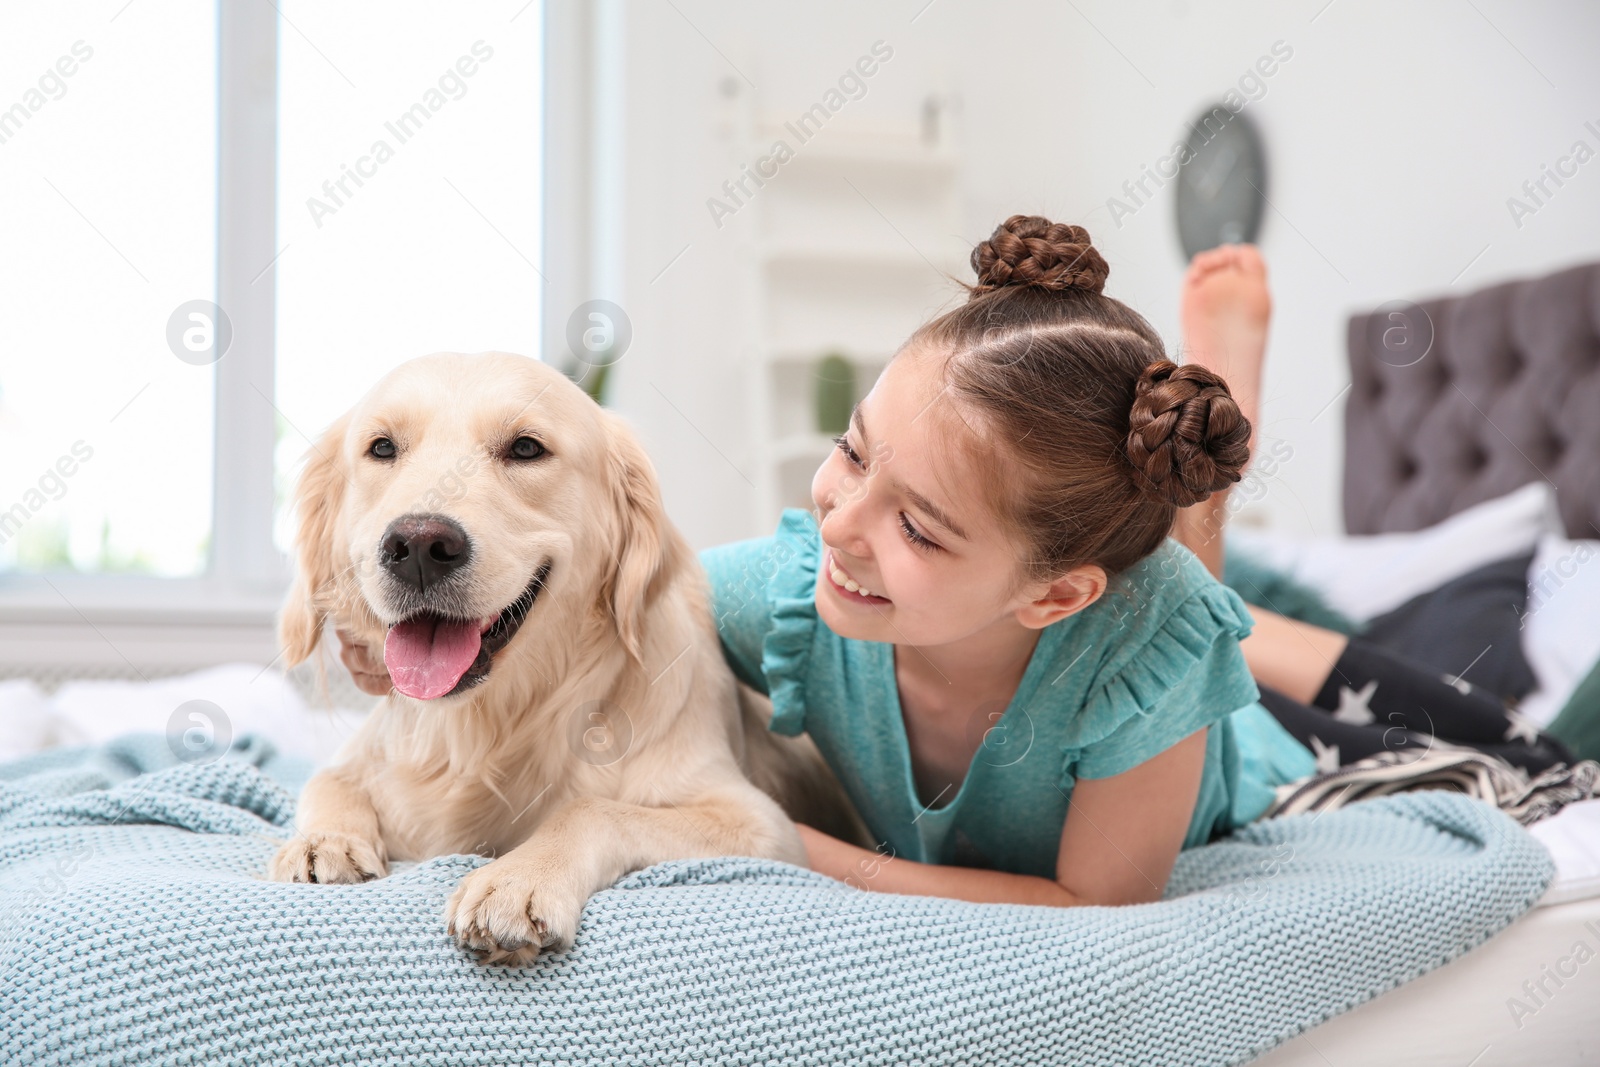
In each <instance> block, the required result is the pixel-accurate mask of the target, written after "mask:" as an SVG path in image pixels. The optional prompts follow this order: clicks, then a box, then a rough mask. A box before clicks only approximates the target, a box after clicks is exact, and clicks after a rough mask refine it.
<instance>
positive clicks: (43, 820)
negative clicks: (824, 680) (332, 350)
mask: <svg viewBox="0 0 1600 1067" xmlns="http://www.w3.org/2000/svg"><path fill="white" fill-rule="evenodd" d="M213 755H214V756H215V758H210V759H208V760H207V761H204V762H193V761H184V760H180V759H179V758H178V757H177V755H175V754H174V752H173V750H172V749H171V748H169V746H168V744H167V741H166V738H164V737H163V736H161V735H159V734H131V735H127V736H125V737H122V738H118V739H117V740H115V741H112V742H110V743H108V744H105V745H100V746H83V747H79V748H69V749H58V750H53V751H48V752H44V753H39V754H37V755H34V756H30V757H27V758H25V759H22V760H19V761H14V762H12V763H8V764H0V1064H7V1065H9V1064H30V1065H31V1064H41V1065H42V1064H63V1065H65V1064H71V1065H73V1067H89V1065H100V1064H104V1065H111V1064H197V1065H201V1064H203V1065H208V1067H209V1065H234V1064H238V1065H244V1064H261V1065H272V1067H282V1065H294V1064H335V1063H350V1064H441V1065H444V1064H448V1065H452V1067H461V1065H477V1064H530V1063H574V1062H577V1063H607V1064H630V1065H631V1064H640V1065H643V1064H680V1063H681V1064H807V1065H812V1064H816V1065H820V1064H836V1063H837V1064H852V1065H857V1064H950V1065H957V1064H959V1065H962V1067H969V1065H979V1064H1017V1065H1022V1064H1027V1065H1030V1067H1036V1065H1041V1064H1074V1065H1079V1067H1083V1065H1094V1064H1119V1065H1120V1064H1186V1065H1196V1064H1237V1063H1244V1062H1247V1061H1248V1060H1250V1059H1252V1058H1254V1057H1255V1056H1258V1055H1260V1054H1261V1053H1263V1052H1265V1051H1266V1050H1268V1049H1270V1048H1272V1047H1273V1046H1275V1045H1278V1044H1280V1043H1282V1042H1284V1041H1287V1040H1288V1039H1290V1038H1291V1037H1293V1036H1294V1035H1295V1034H1297V1033H1299V1032H1301V1031H1303V1030H1305V1029H1308V1028H1310V1027H1313V1026H1315V1025H1316V1024H1318V1023H1319V1022H1322V1021H1323V1020H1326V1019H1328V1018H1330V1017H1332V1016H1334V1015H1337V1014H1339V1013H1341V1012H1343V1011H1347V1010H1349V1009H1350V1008H1352V1007H1354V1006H1356V1005H1357V1004H1360V1003H1362V1002H1363V1001H1366V1000H1368V999H1370V998H1372V997H1374V996H1376V995H1378V994H1379V993H1382V992H1384V991H1385V990H1388V989H1390V988H1393V987H1394V986H1397V985H1400V984H1401V983H1404V982H1407V981H1410V980H1411V979H1413V978H1416V977H1418V976H1419V975H1421V974H1423V973H1425V972H1427V971H1429V970H1431V969H1433V968H1435V967H1438V966H1440V965H1442V964H1444V963H1446V962H1448V961H1449V960H1451V959H1454V958H1455V957H1457V956H1459V955H1461V954H1462V953H1464V952H1466V951H1468V950H1470V949H1471V948H1473V947H1474V946H1476V945H1478V944H1479V943H1481V942H1483V941H1484V940H1486V939H1487V938H1489V937H1491V936H1493V935H1494V934H1495V933H1496V932H1497V931H1499V930H1501V929H1503V928H1504V927H1505V926H1506V925H1507V924H1509V923H1511V922H1512V921H1513V920H1514V919H1516V918H1517V917H1518V916H1519V915H1521V914H1522V913H1523V912H1525V911H1526V910H1528V909H1529V908H1530V907H1532V906H1533V904H1534V902H1535V901H1536V900H1538V898H1539V897H1540V895H1541V894H1542V893H1543V892H1544V890H1545V888H1546V887H1547V886H1548V884H1549V883H1550V880H1551V879H1552V877H1553V876H1554V873H1555V869H1554V864H1553V862H1552V861H1551V859H1550V856H1549V854H1548V853H1547V852H1546V851H1545V850H1544V849H1543V847H1542V846H1540V845H1539V843H1538V842H1537V841H1536V840H1535V839H1534V838H1533V837H1532V836H1531V835H1530V834H1528V833H1527V832H1526V831H1525V830H1524V829H1523V828H1522V827H1521V826H1519V825H1518V824H1517V822H1516V821H1515V820H1514V819H1512V818H1511V817H1510V816H1508V815H1506V814H1504V813H1503V812H1501V811H1499V810H1498V809H1496V808H1495V807H1493V806H1492V805H1490V804H1487V803H1485V802H1483V801H1481V800H1477V799H1474V798H1472V797H1468V796H1463V795H1459V794H1455V793H1448V792H1426V793H1408V794H1403V795H1396V796H1387V797H1382V798H1379V799H1375V800H1371V801H1364V802H1362V803H1359V804H1354V805H1351V806H1348V807H1345V808H1341V809H1339V810H1336V811H1328V812H1320V813H1315V814H1311V813H1308V814H1304V815H1295V816H1289V817H1285V818H1277V819H1267V820H1262V821H1258V822H1256V823H1253V824H1251V825H1250V826H1247V827H1245V828H1243V829H1242V830H1239V831H1237V832H1236V833H1234V834H1233V835H1231V836H1230V837H1228V838H1224V839H1221V840H1219V841H1215V842H1213V843H1211V844H1209V845H1205V846H1202V847H1198V848H1193V849H1189V850H1187V851H1185V852H1183V853H1182V854H1181V855H1180V857H1179V859H1178V862H1177V866H1176V869H1175V870H1174V871H1173V874H1172V877H1171V879H1170V882H1169V884H1168V887H1167V890H1166V894H1165V897H1164V899H1163V900H1161V901H1159V902H1155V903H1150V904H1140V905H1132V906H1126V907H1116V908H1110V907H1082V908H1052V907H1042V906H1027V905H1015V904H972V903H966V902H963V901H958V900H950V899H943V898H937V897H923V896H907V895H898V894H890V893H880V892H872V891H868V890H863V889H858V888H854V887H852V886H849V885H847V884H845V883H843V882H839V881H836V880H834V879H831V878H829V877H826V876H824V875H822V874H819V873H816V872H814V871H809V870H806V869H804V868H801V867H796V866H792V865H789V864H785V863H779V862H774V861H769V860H760V859H755V858H750V857H721V858H715V859H694V860H676V861H672V862H667V863H660V864H656V865H655V866H652V867H648V868H645V869H643V870H640V871H636V872H634V873H632V874H629V875H627V876H625V877H624V878H622V879H621V880H620V881H619V882H617V883H616V884H615V885H614V886H612V887H611V888H609V889H606V890H604V891H602V892H600V893H598V894H597V895H595V896H594V897H593V898H592V899H591V900H590V902H589V904H588V907H587V908H586V909H585V911H584V915H583V922H582V925H581V927H580V928H579V931H578V936H577V941H576V943H575V944H574V946H573V947H572V949H571V950H570V951H568V952H566V953H563V954H560V955H554V956H552V955H547V956H545V957H544V958H542V959H540V960H539V961H538V962H537V963H536V964H534V965H532V966H529V967H525V968H517V969H508V968H500V967H486V966H482V965H479V964H478V963H476V962H474V961H473V960H472V959H471V958H470V957H469V956H468V955H467V954H466V953H465V952H463V951H462V950H461V949H459V948H458V947H457V946H456V945H455V943H454V941H453V940H452V939H451V938H450V937H449V936H448V935H447V933H446V931H445V924H444V918H443V909H444V904H445V901H446V899H447V898H448V897H449V895H450V893H451V892H452V890H453V889H454V887H455V885H456V883H457V882H458V881H459V880H460V879H461V878H462V876H464V875H465V874H467V873H468V872H469V871H471V870H473V869H475V868H477V867H479V866H481V865H483V864H485V863H489V862H491V861H490V860H489V859H487V858H484V857H481V856H467V855H454V856H444V857H440V858H436V859H431V860H428V861H426V862H421V863H396V864H394V865H393V869H392V871H391V873H390V875H389V876H388V877H386V878H382V879H379V880H375V881H372V882H368V883H366V884H363V885H354V886H323V885H289V884H281V883H275V882H270V881H267V880H266V879H265V877H264V872H265V869H266V865H267V861H268V859H269V858H270V857H271V855H272V854H273V851H274V849H275V847H276V845H275V841H278V840H281V839H283V838H285V837H287V836H288V835H289V833H290V832H292V822H293V814H294V805H295V796H296V794H297V792H298V790H299V788H300V786H301V785H302V784H303V783H304V781H305V779H306V777H307V776H308V775H309V774H310V772H311V768H310V767H309V766H308V765H306V764H305V763H304V761H296V760H290V759H286V758H285V757H283V756H281V755H280V754H278V753H277V752H275V751H274V750H273V748H272V746H271V744H270V743H269V742H267V741H265V740H264V739H262V738H260V737H259V736H257V735H254V734H246V735H243V736H241V737H238V738H234V739H233V742H232V744H231V746H230V747H229V748H228V749H226V750H225V751H221V752H217V753H214V754H213ZM191 759H192V757H191Z"/></svg>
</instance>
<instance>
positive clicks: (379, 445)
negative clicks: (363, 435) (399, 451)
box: [367, 437, 394, 459]
mask: <svg viewBox="0 0 1600 1067" xmlns="http://www.w3.org/2000/svg"><path fill="white" fill-rule="evenodd" d="M367 455H369V456H371V457H372V458H373V459H393V458H394V442H393V441H391V440H389V439H388V438H387V437H380V438H378V439H377V440H376V441H374V442H372V446H371V447H370V448H368V449H367Z"/></svg>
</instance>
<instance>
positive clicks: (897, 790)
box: [700, 508, 1315, 878]
mask: <svg viewBox="0 0 1600 1067" xmlns="http://www.w3.org/2000/svg"><path fill="white" fill-rule="evenodd" d="M821 555H822V540H821V536H820V534H819V532H818V529H817V524H816V520H815V519H814V518H813V517H812V515H811V514H810V512H807V511H804V510H802V509H799V508H788V509H785V511H784V512H783V516H782V519H781V521H780V522H779V524H778V529H777V532H776V533H775V534H774V535H773V536H771V537H762V538H754V539H752V540H748V541H739V542H735V543H733V544H728V545H718V546H716V547H714V548H708V549H705V550H704V551H702V552H701V553H700V560H701V562H702V564H704V566H705V569H706V574H707V577H708V578H709V580H710V587H711V601H712V609H713V612H714V614H715V617H716V620H717V629H718V632H719V634H720V636H721V639H722V647H723V652H724V654H725V655H726V657H727V660H728V663H729V665H730V666H731V667H732V669H733V671H734V673H735V674H736V675H738V677H739V678H740V679H741V680H743V681H744V682H746V683H748V684H749V685H751V686H754V687H755V688H756V689H759V690H760V691H762V692H764V693H767V694H769V695H770V696H771V698H772V708H773V715H772V720H771V723H770V728H771V729H772V730H773V731H775V732H777V733H780V734H791V735H792V734H798V733H801V732H802V731H804V732H805V733H807V734H809V735H810V736H811V738H812V739H813V740H814V741H815V742H816V744H817V747H818V748H819V749H820V750H821V752H822V755H823V756H824V758H826V759H827V761H828V763H829V765H830V766H831V767H832V768H833V770H834V773H835V774H837V775H838V777H839V781H840V782H841V783H842V784H843V786H844V788H845V790H846V791H847V792H848V793H849V795H850V798H851V800H852V801H854V803H855V805H856V809H857V810H858V811H859V812H860V813H861V816H862V818H863V819H864V820H866V823H867V826H868V827H869V828H870V829H871V830H872V832H873V835H874V837H875V838H876V839H877V840H878V841H880V842H882V843H883V845H886V846H887V848H892V849H893V854H894V855H897V856H903V857H906V858H908V859H913V860H917V861H919V862H923V863H938V864H954V865H959V866H968V867H985V868H989V869H993V870H1003V871H1011V872H1015V873H1019V874H1032V875H1038V876H1040V877H1045V878H1054V877H1055V875H1056V854H1057V852H1058V850H1059V848H1060V843H1061V830H1062V826H1063V825H1064V823H1065V820H1066V815H1067V806H1068V804H1069V802H1070V801H1071V797H1072V790H1073V786H1074V785H1075V783H1076V782H1077V781H1078V779H1080V778H1109V777H1111V776H1113V775H1116V774H1121V773H1122V772H1123V771H1126V770H1128V769H1129V768H1131V767H1135V766H1138V765H1139V764H1140V763H1143V762H1144V761H1145V760H1147V759H1150V758H1151V757H1152V756H1155V755H1156V754H1158V753H1160V752H1162V751H1164V750H1165V749H1167V748H1169V747H1171V746H1172V745H1173V744H1175V743H1177V742H1178V741H1181V740H1182V739H1183V738H1185V737H1187V736H1189V735H1190V734H1192V733H1193V732H1195V731H1196V730H1199V729H1201V728H1205V727H1209V733H1208V735H1207V742H1206V763H1205V774H1204V777H1203V778H1202V780H1201V784H1200V795H1199V799H1198V801H1197V802H1196V804H1195V810H1194V817H1193V819H1192V820H1191V822H1190V825H1189V831H1188V835H1187V836H1186V838H1185V839H1184V847H1185V848H1190V847H1193V846H1195V845H1202V844H1205V843H1206V842H1207V841H1209V840H1211V839H1212V838H1213V837H1216V836H1218V835H1221V834H1225V833H1227V832H1228V831H1230V830H1232V829H1235V828H1236V827H1239V826H1243V825H1244V824H1246V823H1248V822H1250V821H1251V820H1253V819H1255V818H1257V817H1258V816H1260V815H1261V814H1262V812H1264V811H1265V810H1266V808H1267V806H1268V804H1269V803H1270V802H1271V801H1272V797H1273V790H1274V789H1275V788H1276V787H1277V786H1278V785H1281V784H1284V783H1287V782H1291V781H1294V780H1295V779H1298V778H1302V777H1304V776H1306V775H1308V774H1311V773H1312V772H1313V771H1314V769H1315V759H1314V757H1313V756H1312V754H1311V752H1310V751H1309V750H1308V749H1307V748H1306V747H1305V746H1304V745H1302V744H1300V743H1299V742H1298V741H1296V740H1295V739H1294V738H1293V737H1292V736H1290V734H1289V733H1288V732H1287V731H1286V730H1284V729H1283V727H1282V726H1280V725H1279V724H1278V721H1277V720H1276V719H1274V718H1273V717H1272V714H1271V713H1270V712H1268V711H1267V710H1266V708H1264V707H1262V706H1261V705H1260V704H1259V703H1257V698H1258V697H1259V696H1260V691H1259V690H1258V689H1257V688H1256V685H1255V682H1254V681H1253V680H1252V679H1251V677H1250V673H1249V671H1248V669H1247V668H1246V667H1245V662H1244V655H1243V653H1242V652H1241V651H1240V649H1239V639H1240V638H1242V637H1245V636H1246V635H1248V634H1249V632H1250V628H1251V619H1250V614H1249V612H1248V610H1247V609H1246V607H1245V604H1244V601H1243V600H1241V599H1240V598H1239V596H1238V594H1237V593H1235V592H1234V591H1233V590H1231V589H1229V588H1228V587H1227V586H1225V585H1223V584H1222V583H1220V582H1218V581H1217V580H1216V579H1215V578H1213V577H1212V576H1211V573H1210V572H1209V571H1207V570H1206V569H1205V566H1204V565H1203V564H1202V563H1201V562H1200V561H1199V559H1197V558H1196V557H1195V555H1194V554H1193V553H1192V552H1190V551H1189V550H1188V549H1187V548H1185V547H1183V546H1182V545H1181V544H1179V543H1178V542H1177V541H1174V540H1172V539H1171V538H1168V539H1167V540H1166V541H1165V542H1164V543H1163V544H1162V545H1161V547H1160V548H1158V549H1157V550H1156V551H1155V552H1153V553H1151V554H1150V555H1149V556H1147V557H1146V558H1145V559H1143V560H1141V561H1139V562H1138V563H1137V564H1135V565H1134V566H1132V567H1130V568H1128V569H1127V570H1126V571H1124V572H1123V573H1122V574H1120V575H1118V576H1116V578H1114V579H1113V580H1112V582H1111V583H1110V584H1109V585H1108V587H1107V589H1106V592H1105V593H1104V594H1103V595H1102V596H1101V597H1100V598H1099V599H1098V600H1096V601H1095V602H1094V603H1093V604H1091V605H1089V607H1087V608H1085V609H1083V610H1082V611H1080V612H1078V613H1076V614H1074V615H1069V616H1067V617H1066V618H1064V619H1061V620H1059V621H1058V622H1055V623H1053V624H1051V625H1050V626H1047V627H1045V628H1044V630H1043V631H1041V632H1040V635H1039V641H1038V644H1037V645H1036V647H1035V648H1034V650H1033V656H1032V658H1031V659H1030V660H1029V662H1028V666H1027V668H1026V670H1025V671H1024V673H1023V676H1022V681H1021V683H1020V684H1019V685H1018V687H1017V691H1016V693H1015V695H1014V696H1013V697H1012V700H1011V702H1010V704H1009V705H1008V706H1007V707H1006V708H1005V709H1004V710H1003V712H1002V711H1001V709H999V708H994V709H975V710H974V724H975V726H974V736H973V741H974V743H977V742H978V739H979V737H981V738H982V741H981V744H979V747H978V749H977V752H976V754H975V755H974V756H973V758H972V762H971V764H970V766H969V768H968V770H967V774H966V777H965V779H964V780H963V781H962V783H961V786H960V788H959V789H958V790H957V791H956V792H955V795H954V796H949V795H948V791H947V795H944V796H941V797H938V798H935V806H931V807H930V806H927V805H925V804H924V803H923V802H922V800H921V799H920V798H919V796H918V793H917V788H916V784H915V781H914V778H913V774H912V766H911V753H910V745H909V742H908V741H907V738H906V731H905V725H904V722H903V720H902V718H901V710H900V695H899V688H898V686H897V684H896V682H895V676H894V646H893V645H891V644H886V643H883V642H878V641H858V640H853V639H850V638H844V637H840V636H839V635H837V634H835V633H834V632H833V631H832V630H830V629H829V628H828V626H827V624H826V623H824V622H822V621H821V620H820V619H819V618H818V617H817V608H816V599H815V597H816V580H817V564H818V560H819V559H820V558H821ZM885 851H887V849H885Z"/></svg>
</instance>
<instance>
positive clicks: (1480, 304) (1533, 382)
mask: <svg viewBox="0 0 1600 1067" xmlns="http://www.w3.org/2000/svg"><path fill="white" fill-rule="evenodd" d="M1430 334H1431V346H1429V345H1428V344H1427V343H1426V342H1427V341H1428V340H1429V335H1430ZM1349 346H1350V378H1351V387H1350V394H1349V396H1348V397H1347V399H1346V403H1345V415H1344V432H1345V448H1344V523H1345V531H1346V532H1347V533H1351V534H1373V533H1388V532H1392V531H1401V530H1417V529H1421V528H1422V527H1424V526H1429V525H1432V524H1433V523H1436V522H1439V521H1440V520H1442V519H1445V518H1447V517H1449V516H1451V515H1453V514H1455V513H1456V512H1458V511H1460V510H1461V509H1463V508H1466V507H1470V506H1472V505H1473V504H1477V503H1480V502H1482V501H1484V500H1488V499H1490V498H1492V497H1496V496H1500V495H1502V494H1504V493H1508V492H1510V491H1511V490H1513V489H1515V488H1517V487H1518V486H1520V485H1524V484H1526V483H1528V482H1531V481H1534V480H1536V479H1537V480H1544V481H1548V482H1550V483H1551V484H1553V485H1554V486H1555V487H1556V496H1557V500H1558V501H1559V503H1560V507H1561V516H1562V518H1563V520H1564V521H1565V523H1566V527H1567V535H1568V536H1569V537H1585V538H1596V537H1600V263H1592V264H1587V265H1585V266H1581V267H1573V268H1571V269H1568V270H1563V271H1560V272H1559V273H1556V274H1551V275H1548V276H1546V277H1543V278H1535V279H1532V280H1528V281H1515V282H1506V283H1503V284H1500V285H1495V286H1491V287H1489V288H1487V289H1480V290H1478V291H1477V292H1473V293H1467V294H1465V295H1462V296H1458V297H1441V298H1435V299H1431V300H1424V301H1420V302H1418V303H1415V304H1404V305H1402V304H1400V303H1398V302H1397V303H1395V304H1386V305H1384V306H1383V307H1381V308H1378V309H1376V310H1375V311H1371V312H1367V313H1364V314H1358V315H1354V316H1352V317H1351V319H1350V330H1349ZM1419 357H1420V358H1419Z"/></svg>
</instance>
